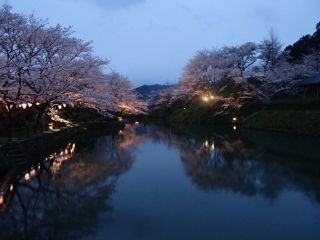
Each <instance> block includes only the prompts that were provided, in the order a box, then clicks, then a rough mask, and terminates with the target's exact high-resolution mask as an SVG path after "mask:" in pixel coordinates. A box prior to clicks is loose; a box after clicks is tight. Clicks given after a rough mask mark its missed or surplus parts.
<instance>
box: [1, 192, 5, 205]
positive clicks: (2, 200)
mask: <svg viewBox="0 0 320 240" xmlns="http://www.w3.org/2000/svg"><path fill="white" fill-rule="evenodd" d="M3 203H4V197H3V193H1V194H0V205H3Z"/></svg>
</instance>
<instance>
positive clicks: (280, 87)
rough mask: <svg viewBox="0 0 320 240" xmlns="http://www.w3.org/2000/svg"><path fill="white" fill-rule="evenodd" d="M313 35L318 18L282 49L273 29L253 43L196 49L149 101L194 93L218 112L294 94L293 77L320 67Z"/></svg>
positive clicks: (162, 102)
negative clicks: (172, 83) (169, 84)
mask: <svg viewBox="0 0 320 240" xmlns="http://www.w3.org/2000/svg"><path fill="white" fill-rule="evenodd" d="M319 39H320V23H319V24H318V25H317V27H316V32H315V33H314V34H313V35H307V36H304V37H303V38H301V39H300V40H299V41H297V42H296V43H295V44H293V45H292V46H288V47H286V48H285V49H284V50H283V44H282V43H281V42H280V40H279V38H278V36H277V34H276V33H275V32H274V31H273V30H271V31H270V32H269V34H268V36H267V37H266V38H265V39H263V40H262V41H261V42H259V43H254V42H247V43H244V44H242V45H239V46H231V47H222V48H215V49H213V50H207V49H205V50H201V51H199V52H197V54H196V55H195V56H194V57H193V58H191V59H190V60H189V62H188V63H187V65H186V66H185V68H184V70H183V72H182V74H181V77H180V81H179V83H178V84H177V85H176V86H174V87H172V88H171V89H169V90H166V91H162V92H160V93H157V94H156V95H157V96H154V97H153V99H156V101H155V102H153V105H155V106H156V107H160V108H161V107H167V105H169V106H170V105H174V104H175V103H177V102H180V103H181V102H187V101H189V100H190V99H192V98H194V97H195V96H200V97H202V99H203V100H204V101H205V102H211V100H213V99H214V100H215V101H214V102H215V103H217V104H219V105H220V107H217V108H216V112H217V113H221V114H222V115H223V114H228V113H230V112H237V111H239V110H240V109H241V108H243V107H245V108H250V107H251V106H252V105H261V104H262V103H266V102H268V101H270V99H273V98H283V97H290V96H299V94H300V92H299V90H298V89H297V88H296V87H295V86H296V83H297V81H299V80H301V79H304V78H307V77H309V76H311V75H313V74H315V73H319V72H320V40H319ZM218 100H219V101H218ZM212 102H213V101H212Z"/></svg>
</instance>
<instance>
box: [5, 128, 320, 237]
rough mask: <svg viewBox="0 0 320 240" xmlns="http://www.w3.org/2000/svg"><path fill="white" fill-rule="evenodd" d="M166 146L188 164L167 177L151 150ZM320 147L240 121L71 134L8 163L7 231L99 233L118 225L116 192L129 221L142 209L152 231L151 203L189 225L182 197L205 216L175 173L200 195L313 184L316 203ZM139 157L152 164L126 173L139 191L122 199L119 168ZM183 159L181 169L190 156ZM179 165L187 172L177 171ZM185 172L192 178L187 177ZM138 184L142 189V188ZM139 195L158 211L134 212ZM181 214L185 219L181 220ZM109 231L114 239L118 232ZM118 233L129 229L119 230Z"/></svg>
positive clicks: (263, 193)
mask: <svg viewBox="0 0 320 240" xmlns="http://www.w3.org/2000/svg"><path fill="white" fill-rule="evenodd" d="M156 145H158V146H159V145H160V146H161V145H165V146H167V147H168V149H174V152H175V153H177V155H170V154H169V153H167V152H165V151H163V152H161V155H162V156H161V157H163V158H166V157H168V158H169V157H170V158H171V157H172V156H176V159H174V160H176V162H179V163H181V166H182V168H183V172H184V173H181V175H182V176H180V175H179V171H178V170H176V169H175V170H174V171H166V173H167V174H168V175H167V176H163V177H162V178H161V179H158V178H157V177H156V175H157V174H154V175H155V176H153V172H152V171H157V168H156V167H155V165H157V164H155V163H154V162H152V161H150V159H147V157H146V155H143V153H141V152H144V151H145V152H148V151H149V152H150V151H153V150H154V149H153V147H155V146H156ZM318 146H319V140H317V139H310V138H298V137H296V138H292V137H290V136H285V135H278V134H271V133H259V132H251V131H244V130H242V129H237V131H234V129H233V127H229V128H228V129H220V130H219V129H210V128H201V127H190V126H188V127H185V128H183V127H175V128H170V127H166V126H154V125H143V124H137V123H133V124H127V125H126V128H125V129H123V130H121V131H119V132H117V133H116V134H110V135H105V136H90V137H86V138H82V139H77V138H74V139H70V141H69V142H66V143H63V144H62V145H61V146H60V147H59V148H58V149H55V151H53V152H48V153H45V154H44V153H41V154H39V156H45V157H43V158H42V157H41V160H35V161H34V162H29V163H22V164H18V165H14V166H11V167H6V168H5V169H1V175H0V239H80V238H83V237H85V236H88V235H89V236H91V235H92V236H95V234H96V232H97V231H98V230H101V229H100V228H99V226H100V225H101V224H108V222H107V221H106V220H105V217H106V216H108V214H110V213H111V211H112V207H113V206H114V204H117V202H116V201H120V202H122V203H126V205H125V207H124V210H123V209H122V208H121V207H120V210H119V209H118V211H119V212H120V214H119V215H120V218H121V216H125V219H126V221H129V222H130V216H140V214H141V216H142V217H141V218H138V219H141V221H140V222H139V223H141V222H147V223H148V226H149V225H150V227H153V228H152V229H153V230H154V231H147V230H146V232H147V233H148V234H151V233H150V232H152V233H153V232H156V231H157V229H158V228H157V227H155V226H153V225H152V223H153V222H152V220H154V219H153V218H152V214H151V212H153V214H158V215H157V216H160V217H159V222H157V223H158V225H161V224H163V225H165V223H166V222H168V225H170V226H173V225H175V224H177V225H175V226H177V232H178V230H179V231H180V232H181V233H185V232H188V230H189V228H188V227H187V228H183V227H181V228H182V229H179V226H180V225H181V226H184V225H183V224H184V220H185V219H184V216H183V214H184V212H185V210H183V211H182V212H179V210H177V211H176V212H175V209H179V206H181V209H182V208H183V209H185V208H184V206H188V209H189V212H188V213H187V214H190V216H192V215H193V216H198V215H197V211H195V210H193V206H194V205H193V202H192V201H193V200H192V199H191V198H190V202H188V198H186V197H185V196H183V197H181V198H179V196H173V195H174V194H175V193H177V192H179V194H182V191H179V190H180V189H179V188H177V189H176V188H175V187H174V183H173V182H172V181H171V182H170V184H169V185H166V181H164V179H163V178H168V179H169V178H170V179H174V181H176V182H179V184H180V185H179V184H178V186H179V187H180V186H184V187H185V188H189V185H190V186H196V188H195V189H196V190H197V191H193V189H192V190H190V189H188V190H186V192H187V193H188V191H192V194H193V196H194V197H195V198H196V197H199V199H202V197H203V198H207V197H209V195H205V196H204V195H203V194H202V193H217V192H218V193H219V192H230V193H232V194H234V195H237V196H241V197H242V196H245V197H249V198H250V199H254V197H260V198H261V199H267V200H270V201H272V202H276V201H277V199H279V198H280V196H281V194H282V193H283V192H285V191H287V190H288V189H289V190H294V191H297V192H299V193H303V194H304V195H305V196H307V198H308V201H309V202H310V200H311V202H314V203H316V205H317V206H318V204H319V203H320V162H319V155H320V149H319V147H318ZM147 148H151V149H147ZM161 149H162V148H161ZM168 152H170V151H169V150H168ZM143 158H145V159H143ZM136 159H137V162H138V159H139V161H140V163H143V166H141V165H140V167H138V168H136V169H135V171H138V172H135V174H132V176H131V177H132V179H131V180H132V181H133V183H132V182H124V183H122V185H121V187H122V189H124V190H125V191H126V192H128V190H130V191H131V194H132V195H130V196H129V195H126V192H122V194H124V195H123V196H124V197H123V198H124V199H122V198H121V195H120V196H118V198H116V200H115V201H113V199H112V197H113V196H114V192H115V190H116V189H117V187H119V186H118V185H119V181H118V179H119V177H120V176H122V175H124V174H125V173H128V172H132V171H133V170H134V166H136V165H137V163H136V164H134V163H135V161H136ZM164 162H165V164H169V166H163V165H161V164H159V166H161V167H162V171H163V169H167V168H166V167H168V169H173V168H175V167H176V166H177V165H174V162H173V160H172V161H168V162H166V161H164ZM152 164H153V165H152ZM154 164H155V165H154ZM170 164H171V165H170ZM157 166H158V165H157ZM179 168H180V170H181V167H180V165H179ZM160 170H161V169H160ZM160 170H159V171H160ZM148 171H149V172H151V175H152V179H145V178H143V177H141V175H144V176H145V174H146V172H148ZM170 174H176V175H177V176H178V177H176V176H169V175H170ZM161 176H162V175H161ZM140 177H141V179H139V178H140ZM137 178H138V179H137ZM185 179H187V180H186V182H187V183H188V185H187V186H186V185H183V184H184V180H185ZM190 181H191V182H192V183H193V185H192V184H190ZM130 183H132V185H130ZM137 183H140V184H142V183H143V186H141V187H140V185H139V184H137ZM135 184H137V185H135ZM149 184H150V186H149ZM132 186H135V187H136V188H133V187H132ZM154 186H156V187H154ZM164 186H165V187H166V188H165V187H164ZM162 187H163V188H162ZM169 188H170V189H169ZM190 188H191V187H190ZM137 190H139V193H136V191H137ZM152 194H154V195H153V197H151V198H150V199H152V201H153V202H157V201H158V203H160V204H159V205H157V204H155V203H154V204H153V202H152V203H151V202H149V201H147V200H148V199H149V198H148V195H152ZM179 194H178V195H179ZM234 195H232V196H233V197H234ZM154 196H156V197H154ZM217 196H218V195H217ZM218 197H219V196H218ZM128 198H130V199H128ZM131 199H133V201H132V204H133V209H137V208H139V206H140V205H139V203H141V204H142V205H143V206H140V207H141V209H144V210H145V209H148V210H150V211H145V212H146V213H140V212H139V214H137V213H136V212H133V213H131V212H127V211H129V210H128V209H130V208H129V207H128V206H127V205H128V202H130V200H131ZM178 199H179V201H178ZM202 201H203V202H204V208H206V213H207V215H206V214H205V213H204V212H201V216H204V215H206V216H207V219H209V220H211V217H212V215H210V214H211V212H210V211H211V210H212V212H214V213H215V214H218V213H219V211H218V212H217V209H214V207H215V206H214V203H212V202H209V203H208V204H207V205H206V204H205V200H202ZM161 204H163V205H161ZM166 204H168V205H166ZM170 204H172V205H170ZM220 204H221V203H220ZM238 204H239V203H238ZM165 206H167V208H165ZM168 206H169V207H168ZM232 206H233V205H232ZM235 206H236V204H235ZM148 207H150V209H149V208H148ZM198 207H199V206H198ZM229 207H230V206H229ZM213 210H215V211H213ZM255 210H256V209H255ZM221 211H222V210H221ZM163 212H165V213H166V214H167V215H170V214H172V215H171V217H172V219H173V220H172V224H171V222H170V220H169V218H168V217H167V216H165V217H164V218H163V219H162V218H161V216H162V215H161V214H162V213H163ZM121 214H122V215H121ZM144 214H146V215H144ZM179 215H181V218H179ZM225 215H226V216H227V218H230V219H232V218H233V217H236V216H235V215H232V213H230V212H229V213H228V212H226V213H225V212H223V211H222V213H221V216H225ZM257 215H258V214H257ZM301 215H303V214H301ZM115 216H118V215H117V214H116V215H115ZM128 216H129V217H128ZM144 217H146V218H144ZM256 217H257V218H258V216H256ZM161 219H162V220H161ZM164 219H166V220H164ZM306 219H309V218H306ZM131 220H132V219H131ZM175 220H178V221H180V223H179V222H178V223H176V222H177V221H176V222H175V223H173V222H174V221H175ZM219 220H220V219H219ZM126 221H122V223H123V222H125V223H126ZM161 221H162V222H161ZM190 221H191V220H190ZM194 221H195V222H194V223H192V224H197V221H198V219H197V220H194ZM160 222H161V223H160ZM191 222H192V221H191ZM169 223H170V224H169ZM158 225H157V226H158ZM103 226H104V227H105V225H103ZM125 226H128V225H125ZM125 226H122V225H121V221H120V224H119V226H118V225H116V226H115V228H116V229H119V232H125V231H126V228H125ZM161 226H162V225H161ZM197 226H198V225H197ZM198 227H200V226H198ZM159 229H161V228H160V227H159ZM211 230H212V227H211V226H210V227H207V228H205V231H208V232H204V233H203V235H202V236H206V237H208V238H207V239H209V236H212V235H210V234H211ZM221 231H224V230H221ZM117 233H118V232H117ZM104 234H105V236H106V238H107V236H108V233H106V232H104ZM187 235H188V236H189V234H187ZM190 236H192V235H190ZM153 237H154V238H153ZM162 237H163V233H162V232H161V231H160V230H159V233H158V235H157V236H156V235H152V236H151V237H149V238H148V239H163V238H162ZM114 239H120V238H118V237H117V236H116V237H115V238H114ZM192 239H194V238H192ZM210 239H211V238H210ZM252 239H253V238H252Z"/></svg>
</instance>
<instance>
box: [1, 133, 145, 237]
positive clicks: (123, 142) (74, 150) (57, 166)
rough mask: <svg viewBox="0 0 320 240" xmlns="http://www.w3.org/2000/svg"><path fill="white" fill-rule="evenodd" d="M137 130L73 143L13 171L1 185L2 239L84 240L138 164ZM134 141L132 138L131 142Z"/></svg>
mask: <svg viewBox="0 0 320 240" xmlns="http://www.w3.org/2000/svg"><path fill="white" fill-rule="evenodd" d="M131 135H132V131H126V132H125V133H123V134H122V135H121V137H119V136H118V135H109V136H102V137H95V136H92V137H89V138H87V139H85V140H80V139H74V142H70V143H68V144H66V145H65V146H62V147H61V148H60V149H57V150H56V151H55V152H53V153H49V154H47V157H46V158H45V159H43V160H42V161H36V162H34V163H29V164H21V165H14V166H11V167H8V168H7V169H6V171H5V172H4V174H3V175H1V178H0V183H1V186H0V187H1V189H0V211H1V212H0V230H1V231H0V239H79V238H80V237H83V236H85V235H87V234H90V233H93V232H94V231H95V229H96V227H97V226H98V223H99V220H100V216H101V213H103V212H106V211H108V210H110V209H111V202H110V197H111V195H112V193H113V191H114V188H115V184H116V181H117V178H118V176H120V175H121V174H123V173H124V172H126V171H128V170H129V169H130V168H131V166H132V164H133V161H134V158H133V155H132V150H133V149H134V147H135V146H136V145H135V144H137V143H138V142H139V141H141V137H139V139H140V140H139V141H134V139H133V138H134V137H132V136H131ZM129 139H131V140H130V141H129Z"/></svg>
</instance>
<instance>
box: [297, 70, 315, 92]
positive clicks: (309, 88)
mask: <svg viewBox="0 0 320 240" xmlns="http://www.w3.org/2000/svg"><path fill="white" fill-rule="evenodd" d="M296 86H297V87H298V88H300V89H302V91H303V95H304V96H305V97H319V96H320V73H318V74H315V75H313V76H311V77H309V78H307V79H304V80H301V81H300V82H298V83H297V85H296Z"/></svg>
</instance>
